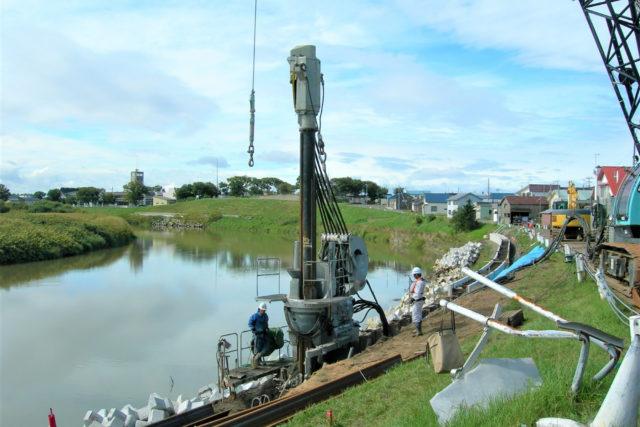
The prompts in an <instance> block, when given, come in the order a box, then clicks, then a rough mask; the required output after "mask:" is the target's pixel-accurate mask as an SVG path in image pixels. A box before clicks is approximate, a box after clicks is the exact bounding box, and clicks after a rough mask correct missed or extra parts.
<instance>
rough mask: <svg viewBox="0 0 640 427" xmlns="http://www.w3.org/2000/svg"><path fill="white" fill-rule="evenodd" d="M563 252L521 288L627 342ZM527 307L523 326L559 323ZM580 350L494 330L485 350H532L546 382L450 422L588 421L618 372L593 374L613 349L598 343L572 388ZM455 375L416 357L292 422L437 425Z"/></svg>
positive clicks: (467, 347)
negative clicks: (437, 399) (439, 398)
mask: <svg viewBox="0 0 640 427" xmlns="http://www.w3.org/2000/svg"><path fill="white" fill-rule="evenodd" d="M563 259H564V258H563V257H562V256H561V255H560V254H555V255H553V256H552V257H551V259H550V260H548V261H547V262H545V263H543V264H540V265H538V266H536V267H532V268H530V269H528V270H525V272H524V274H523V276H522V277H521V278H520V279H519V280H518V281H517V292H518V293H519V294H520V295H522V296H524V297H526V298H528V299H531V300H533V301H535V302H536V303H538V304H540V305H543V306H544V307H545V308H548V309H550V310H552V311H554V312H556V313H557V314H559V315H561V316H563V317H566V318H568V319H570V320H572V321H577V322H582V323H587V324H589V325H593V326H595V327H598V328H599V329H602V330H604V331H605V332H608V333H611V334H614V335H617V336H619V337H623V338H624V339H625V343H626V344H627V345H628V344H629V335H628V327H626V326H625V325H623V324H622V323H621V322H620V321H618V320H617V318H616V317H615V315H614V314H613V312H612V311H611V310H610V308H609V306H608V304H607V303H606V302H604V301H602V300H600V298H599V296H598V292H597V289H596V286H595V284H594V283H593V282H592V281H590V280H586V281H584V282H582V283H578V282H577V280H576V278H575V265H573V264H565V263H564V262H563ZM485 292H493V291H485ZM524 313H525V319H526V322H525V324H524V325H523V326H521V329H556V327H555V324H554V323H553V322H551V321H549V320H547V319H545V318H543V317H541V316H540V315H538V314H535V313H533V312H532V311H531V310H529V309H525V310H524ZM477 339H478V335H475V336H472V337H469V338H468V339H467V340H465V341H464V342H462V343H461V346H462V349H463V353H464V354H465V356H466V355H468V354H469V353H470V351H471V350H472V349H473V347H474V345H475V343H476V341H477ZM579 353H580V343H579V342H578V341H573V340H551V339H526V338H517V337H513V336H508V335H505V334H502V333H500V332H498V331H493V334H492V336H491V339H490V341H489V343H488V345H487V346H486V347H485V349H484V351H483V353H482V356H481V357H492V358H519V357H532V358H533V359H534V361H535V363H536V365H537V367H538V370H539V372H540V375H541V376H542V379H543V385H542V387H540V388H538V389H533V390H531V391H529V392H527V393H525V394H522V395H519V396H515V397H510V398H507V399H498V400H496V401H495V402H493V404H492V405H491V406H490V407H489V408H488V409H486V410H482V409H467V410H465V411H461V412H460V413H459V415H458V416H457V417H456V418H454V419H453V420H452V421H451V423H450V425H456V426H516V425H518V426H519V425H525V424H526V425H533V423H534V422H535V421H536V420H538V419H539V418H543V417H562V418H570V419H574V420H576V421H579V422H583V423H586V422H587V421H588V420H589V419H590V418H592V417H594V416H595V414H596V412H597V410H598V408H599V407H600V404H601V403H602V401H603V399H604V396H605V395H606V392H607V390H608V388H609V386H610V384H611V381H612V379H613V376H614V375H615V372H614V373H612V374H610V375H608V376H607V377H605V379H604V380H602V381H600V382H593V381H592V377H593V375H594V374H595V373H596V372H597V371H598V370H599V369H600V368H601V367H602V366H604V364H605V363H606V361H607V360H608V356H607V354H605V352H604V351H602V350H601V349H600V348H599V347H597V346H591V351H590V354H589V360H588V364H587V369H586V372H585V374H584V377H583V384H582V387H581V388H580V390H579V391H578V393H577V394H576V395H575V396H573V395H571V393H570V387H571V381H572V378H573V373H574V370H575V366H576V363H577V360H578V356H579ZM450 383H451V380H450V378H449V376H448V375H447V374H441V375H436V374H435V373H434V372H433V368H432V367H431V366H428V365H427V364H426V363H425V360H424V359H419V360H415V361H412V362H408V363H405V364H403V365H401V366H398V367H396V368H394V369H392V370H391V371H390V372H389V373H388V374H386V375H384V376H382V377H380V378H378V379H375V380H371V381H369V382H368V383H366V384H363V385H361V386H357V387H353V388H350V389H348V390H347V391H346V392H344V393H343V394H342V395H340V396H338V397H334V398H331V399H329V400H327V401H325V402H322V403H319V404H317V405H313V406H311V407H309V408H307V409H306V410H305V412H304V413H299V414H298V415H296V417H294V418H293V419H292V420H291V421H290V422H289V423H288V424H289V425H292V426H303V425H305V426H306V425H322V424H323V423H325V422H326V419H325V416H326V415H325V413H326V411H327V410H328V409H331V410H332V411H333V414H334V418H335V419H336V422H337V425H341V426H388V425H394V426H415V425H425V426H431V425H433V426H435V425H438V424H437V418H436V415H435V413H434V412H433V410H432V409H431V406H430V404H429V400H430V399H431V398H432V397H433V396H434V395H435V394H436V393H437V392H439V391H440V390H442V389H443V388H445V387H446V386H447V385H449V384H450Z"/></svg>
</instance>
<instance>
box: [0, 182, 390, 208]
mask: <svg viewBox="0 0 640 427" xmlns="http://www.w3.org/2000/svg"><path fill="white" fill-rule="evenodd" d="M331 185H332V188H333V191H334V193H335V195H336V196H337V197H341V198H345V197H350V196H365V197H367V198H368V199H369V200H370V201H371V202H373V201H375V200H376V199H380V198H384V197H386V196H387V193H388V189H387V188H385V187H381V186H379V185H378V184H376V183H375V182H373V181H361V180H359V179H354V178H350V177H343V178H333V179H331ZM299 186H300V178H299V177H298V179H297V180H296V183H295V184H290V183H288V182H286V181H283V180H281V179H280V178H276V177H266V178H254V177H249V176H233V177H230V178H228V179H227V180H226V181H222V182H220V183H219V185H215V184H213V183H212V182H201V181H197V182H193V183H191V184H184V185H182V186H180V187H177V188H176V190H175V197H176V199H177V200H189V199H202V198H214V197H219V196H221V195H223V196H231V197H248V196H256V195H264V194H266V195H269V194H292V193H294V192H295V191H296V190H297V189H298V188H299ZM123 189H124V195H123V199H124V201H125V202H127V203H130V204H133V205H137V204H138V203H139V202H140V201H141V200H142V199H143V198H144V195H146V194H150V193H151V192H152V191H156V192H160V191H162V187H161V186H160V185H156V186H153V187H148V186H145V185H144V184H142V183H140V182H137V181H134V182H128V183H126V184H125V185H124V186H123ZM74 192H75V194H69V193H74ZM10 195H11V192H10V191H9V189H8V188H7V187H6V186H5V185H4V184H0V200H5V201H6V200H8V199H9V196H10ZM32 196H33V197H35V198H36V199H40V200H50V201H53V202H63V203H66V204H70V205H76V204H83V205H84V204H94V205H95V204H105V205H111V204H115V203H116V195H115V194H114V193H113V192H107V191H105V190H104V188H98V187H78V188H66V187H62V188H52V189H50V190H49V191H47V192H46V193H45V192H44V191H36V192H34V193H33V195H32Z"/></svg>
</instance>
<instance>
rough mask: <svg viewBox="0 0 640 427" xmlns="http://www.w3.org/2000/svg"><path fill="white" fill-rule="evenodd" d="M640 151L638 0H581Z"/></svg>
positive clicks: (635, 159) (635, 157) (639, 20)
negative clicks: (639, 135)
mask: <svg viewBox="0 0 640 427" xmlns="http://www.w3.org/2000/svg"><path fill="white" fill-rule="evenodd" d="M579 2H580V6H581V7H582V11H583V12H584V15H585V17H586V19H587V23H588V24H589V28H590V29H591V33H592V34H593V37H594V38H595V41H596V44H597V46H598V51H599V52H600V56H601V57H602V60H603V61H604V64H605V68H606V69H607V73H608V74H609V78H610V79H611V83H612V84H613V89H614V91H615V93H616V96H617V97H618V101H619V102H620V107H621V108H622V112H623V113H624V117H625V119H626V121H627V125H628V126H629V130H630V131H631V136H632V137H633V144H634V152H633V158H634V160H633V163H634V164H635V163H636V162H637V159H638V155H640V139H639V138H638V133H639V132H640V112H639V111H638V108H639V107H640V82H639V80H640V73H639V72H638V61H639V60H640V17H639V16H638V10H639V9H640V2H639V1H638V0H604V1H602V0H601V1H594V0H579Z"/></svg>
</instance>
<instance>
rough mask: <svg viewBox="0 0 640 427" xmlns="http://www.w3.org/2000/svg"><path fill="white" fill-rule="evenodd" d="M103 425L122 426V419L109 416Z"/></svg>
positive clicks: (109, 426) (110, 426)
mask: <svg viewBox="0 0 640 427" xmlns="http://www.w3.org/2000/svg"><path fill="white" fill-rule="evenodd" d="M104 425H105V426H106V427H124V420H121V419H120V418H111V419H110V420H109V421H107V423H106V424H104Z"/></svg>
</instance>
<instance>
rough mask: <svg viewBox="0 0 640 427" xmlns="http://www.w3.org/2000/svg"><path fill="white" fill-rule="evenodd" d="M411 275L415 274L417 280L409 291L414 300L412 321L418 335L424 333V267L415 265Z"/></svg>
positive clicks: (415, 333)
mask: <svg viewBox="0 0 640 427" xmlns="http://www.w3.org/2000/svg"><path fill="white" fill-rule="evenodd" d="M411 276H413V279H414V280H415V282H413V285H412V286H411V291H410V292H409V296H410V297H411V301H413V305H412V306H411V321H412V322H413V324H414V325H415V327H416V331H415V332H414V333H413V336H414V337H417V336H418V335H422V306H423V305H424V295H423V293H424V286H425V282H424V279H422V269H421V268H420V267H415V268H414V269H413V270H412V271H411Z"/></svg>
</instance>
